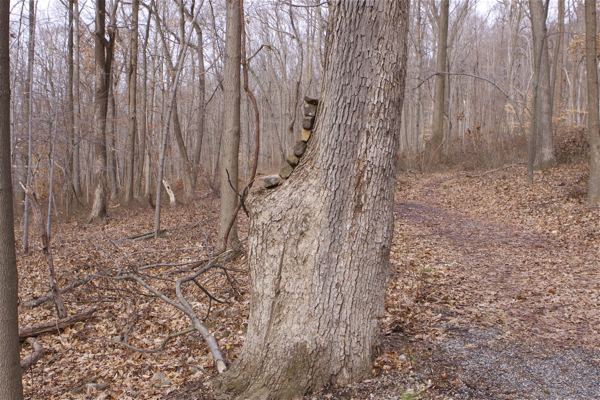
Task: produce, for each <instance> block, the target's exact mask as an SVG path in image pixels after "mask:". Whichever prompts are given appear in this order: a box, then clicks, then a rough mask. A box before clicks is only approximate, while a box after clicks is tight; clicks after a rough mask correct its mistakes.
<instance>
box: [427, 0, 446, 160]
mask: <svg viewBox="0 0 600 400" xmlns="http://www.w3.org/2000/svg"><path fill="white" fill-rule="evenodd" d="M449 8H450V1H449V0H442V2H441V4H440V15H439V18H438V46H437V61H436V72H437V73H438V75H436V76H435V88H434V95H433V125H432V127H431V140H430V142H429V159H430V161H433V162H437V161H439V159H440V155H441V151H442V140H443V138H444V109H445V107H444V106H445V103H446V99H445V94H446V89H445V85H446V75H444V74H443V73H444V72H446V65H447V58H446V55H447V53H446V47H447V43H448V14H449ZM440 72H441V73H440Z"/></svg>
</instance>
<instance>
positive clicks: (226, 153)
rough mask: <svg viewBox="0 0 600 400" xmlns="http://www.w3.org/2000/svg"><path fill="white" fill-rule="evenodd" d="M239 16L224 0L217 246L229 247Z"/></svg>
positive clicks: (233, 0) (234, 0)
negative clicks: (219, 203)
mask: <svg viewBox="0 0 600 400" xmlns="http://www.w3.org/2000/svg"><path fill="white" fill-rule="evenodd" d="M241 24H242V16H241V7H240V0H227V32H226V37H227V38H226V42H225V60H224V79H223V118H222V121H223V133H222V135H221V149H220V155H219V179H220V192H221V205H220V208H219V234H218V240H219V246H220V245H221V243H223V241H225V240H227V243H228V244H229V245H230V246H234V245H236V244H237V243H238V242H239V239H238V235H237V226H236V225H234V226H233V228H232V229H231V231H230V232H229V238H226V237H225V233H226V231H227V228H228V227H229V221H231V216H232V215H233V213H234V211H235V209H236V207H237V202H238V197H237V194H236V193H235V192H234V191H233V190H232V189H231V186H230V182H231V185H233V187H234V188H236V190H237V187H238V154H239V149H240V99H241V93H240V90H241V77H240V66H241V62H242V58H241V49H242V40H241V38H242V26H241Z"/></svg>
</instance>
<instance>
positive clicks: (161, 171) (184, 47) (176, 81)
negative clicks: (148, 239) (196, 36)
mask: <svg viewBox="0 0 600 400" xmlns="http://www.w3.org/2000/svg"><path fill="white" fill-rule="evenodd" d="M199 11H200V8H198V10H196V13H195V14H194V17H193V18H192V20H196V18H197V17H198V14H199ZM155 15H156V14H155ZM156 22H157V24H156V25H157V27H159V26H160V21H159V20H158V16H157V18H156ZM159 29H160V28H159ZM191 33H192V30H191V29H190V31H189V32H188V34H187V35H186V36H185V37H184V36H182V37H181V40H182V42H181V48H180V51H179V57H178V59H177V70H176V71H174V73H173V87H172V88H171V99H170V101H169V109H168V111H167V117H166V120H165V128H164V131H163V134H162V144H161V148H160V157H159V159H158V162H159V166H158V171H157V174H158V178H157V180H156V213H155V214H154V237H155V238H156V239H158V237H159V236H160V211H161V204H160V203H161V202H160V199H161V192H162V191H161V185H162V184H163V174H164V169H165V158H166V151H167V139H168V137H169V126H170V122H171V115H172V114H173V111H174V109H175V107H176V100H177V87H178V86H179V76H180V75H181V70H182V69H183V63H184V61H185V55H186V52H187V48H188V43H189V40H190V37H191ZM162 39H163V45H164V37H163V38H162ZM164 47H165V50H167V47H166V45H165V46H164ZM171 64H172V63H171Z"/></svg>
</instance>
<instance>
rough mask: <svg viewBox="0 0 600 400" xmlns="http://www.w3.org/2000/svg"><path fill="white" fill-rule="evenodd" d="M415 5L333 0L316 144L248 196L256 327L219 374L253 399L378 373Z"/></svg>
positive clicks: (252, 317) (251, 323) (301, 392)
mask: <svg viewBox="0 0 600 400" xmlns="http://www.w3.org/2000/svg"><path fill="white" fill-rule="evenodd" d="M408 5H409V2H408V1H407V0H402V1H393V2H392V1H385V2H384V1H378V0H367V1H361V2H357V1H354V0H341V1H335V2H330V3H329V7H330V9H329V10H330V14H329V24H328V29H327V41H328V42H327V45H326V62H325V72H324V77H323V86H322V93H321V103H320V106H319V107H320V110H319V114H318V118H317V124H316V127H315V130H313V133H312V136H311V138H310V141H309V146H308V150H307V153H306V154H305V155H304V156H303V158H302V159H301V163H300V165H299V166H298V167H297V168H296V169H295V170H294V173H293V174H292V176H291V177H290V179H288V180H287V181H286V182H285V183H284V184H283V185H282V186H280V187H278V188H277V189H274V190H270V191H263V192H258V193H257V194H255V196H254V197H253V198H251V199H250V201H249V204H248V205H249V207H250V226H249V239H248V240H249V242H248V249H249V254H248V257H249V278H250V294H251V304H250V318H249V326H248V335H247V339H246V342H245V343H244V347H243V348H242V351H241V354H240V356H239V358H238V359H237V361H236V362H235V363H234V364H232V366H231V368H230V370H229V372H226V373H225V375H224V377H223V379H222V380H220V381H218V382H216V383H215V384H216V385H220V387H222V388H232V389H236V390H239V391H242V395H241V398H265V399H266V398H296V397H297V396H301V395H304V394H306V393H308V392H311V391H315V390H319V389H320V388H322V387H325V386H329V385H346V384H348V383H351V382H353V381H357V380H360V379H363V378H365V377H367V376H369V375H370V372H371V363H372V360H373V358H374V354H375V351H376V347H377V345H378V343H379V334H380V320H381V318H382V317H383V316H384V308H383V305H384V298H385V289H386V281H387V274H388V267H389V254H390V247H391V241H392V233H393V211H392V210H393V201H394V181H395V172H396V155H397V149H398V139H399V128H400V113H401V110H402V101H403V94H404V77H405V65H406V42H407V40H406V34H407V27H408Z"/></svg>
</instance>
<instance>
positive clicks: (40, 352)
mask: <svg viewBox="0 0 600 400" xmlns="http://www.w3.org/2000/svg"><path fill="white" fill-rule="evenodd" d="M27 343H29V344H31V345H32V346H33V353H31V355H30V356H29V357H27V358H25V359H24V360H23V361H21V376H23V375H25V373H26V372H27V370H28V369H29V368H31V366H32V365H34V364H35V363H36V362H38V361H39V360H40V359H41V358H42V357H44V354H46V350H45V349H44V348H43V347H42V345H41V344H40V342H38V341H37V339H35V338H32V337H30V338H28V339H27Z"/></svg>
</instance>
